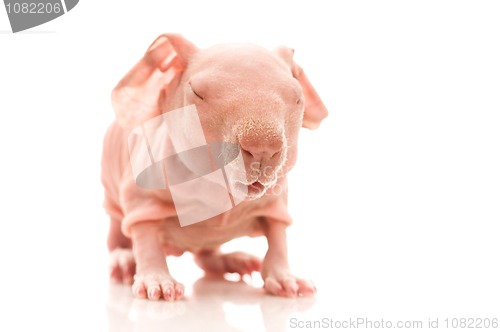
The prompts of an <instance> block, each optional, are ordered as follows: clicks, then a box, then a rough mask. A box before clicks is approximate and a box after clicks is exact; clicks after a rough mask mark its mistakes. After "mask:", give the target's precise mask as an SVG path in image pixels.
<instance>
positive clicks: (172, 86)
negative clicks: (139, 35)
mask: <svg viewBox="0 0 500 332" xmlns="http://www.w3.org/2000/svg"><path fill="white" fill-rule="evenodd" d="M131 73H132V74H130V73H129V75H131V78H132V79H130V77H129V79H128V81H123V80H122V82H121V89H122V90H123V88H126V89H125V90H127V93H126V96H128V98H129V99H130V96H131V95H133V96H135V98H142V99H144V100H147V101H148V105H149V107H147V106H141V108H142V109H141V112H138V111H137V110H136V111H135V114H124V116H122V117H121V120H122V121H121V123H122V124H123V125H125V126H127V125H136V124H137V123H140V122H141V121H144V120H147V119H148V118H151V117H154V116H156V115H159V114H161V113H164V112H168V111H170V110H173V109H176V108H179V107H184V106H188V105H195V106H196V109H197V112H198V116H199V118H200V122H201V125H202V128H203V132H204V136H205V138H206V141H207V143H214V142H224V143H229V144H227V145H226V146H227V148H226V149H223V150H222V151H221V154H223V155H227V156H230V155H233V156H234V151H231V150H234V147H238V148H239V150H240V151H239V153H241V156H242V159H243V162H242V163H234V165H233V168H232V170H231V172H229V177H230V179H229V180H230V181H231V182H237V183H238V184H239V185H242V186H247V187H248V196H249V198H258V197H261V196H262V195H264V193H265V192H266V190H267V189H268V188H270V187H271V186H273V185H274V184H275V183H276V182H277V180H278V179H279V177H280V176H282V175H284V174H286V172H288V171H289V170H290V169H291V168H292V167H293V165H294V164H295V161H296V158H297V140H298V135H299V131H300V128H301V127H306V128H309V129H315V128H317V127H318V126H319V124H320V122H321V121H322V120H323V119H324V118H325V117H326V116H327V110H326V108H325V106H324V104H323V103H322V101H321V99H320V97H319V96H318V94H317V93H316V91H315V89H314V88H313V86H312V85H311V83H310V82H309V80H308V78H307V76H306V75H305V74H304V72H303V71H302V69H301V68H300V67H299V66H298V65H297V64H296V63H295V62H294V61H293V50H292V49H289V48H286V47H279V48H278V49H276V50H274V51H269V50H266V49H264V48H261V47H258V46H255V45H251V44H223V45H216V46H213V47H210V48H207V49H204V50H199V49H197V48H196V47H195V46H194V45H193V44H192V43H190V42H189V41H187V40H185V39H184V38H182V37H181V36H179V35H162V36H161V37H159V39H158V40H157V41H156V42H155V43H153V45H152V46H151V47H150V50H149V51H148V52H147V53H146V56H145V58H144V59H143V60H141V62H140V63H139V64H138V65H137V66H136V67H135V70H134V69H133V71H132V72H131ZM134 77H135V79H134ZM117 88H118V92H117V91H116V90H117ZM117 88H115V92H114V98H115V99H118V100H119V99H120V98H117V97H120V96H119V95H118V93H119V92H120V84H119V86H118V87H117ZM121 98H122V99H123V94H122V95H121ZM119 104H120V105H122V104H124V103H123V102H121V101H120V102H119ZM115 110H117V108H116V107H115ZM123 111H125V112H127V110H123ZM117 115H118V119H119V120H120V112H119V111H117ZM186 130H188V131H189V129H188V128H187V129H186ZM228 158H229V157H228Z"/></svg>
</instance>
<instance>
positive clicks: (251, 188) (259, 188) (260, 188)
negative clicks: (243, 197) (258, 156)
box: [247, 181, 267, 196]
mask: <svg viewBox="0 0 500 332" xmlns="http://www.w3.org/2000/svg"><path fill="white" fill-rule="evenodd" d="M247 188H248V195H249V196H258V195H260V194H261V193H263V192H264V191H265V190H266V189H267V187H266V186H264V185H263V184H262V183H260V182H259V181H255V182H254V183H251V184H249V185H248V186H247Z"/></svg>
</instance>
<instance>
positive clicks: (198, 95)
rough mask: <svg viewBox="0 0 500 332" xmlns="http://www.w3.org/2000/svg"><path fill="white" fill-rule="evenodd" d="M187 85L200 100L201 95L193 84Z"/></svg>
mask: <svg viewBox="0 0 500 332" xmlns="http://www.w3.org/2000/svg"><path fill="white" fill-rule="evenodd" d="M189 87H190V88H191V91H193V93H194V94H195V96H196V97H198V98H200V99H201V100H203V97H202V96H201V95H200V94H198V93H197V92H196V91H195V90H194V89H193V86H192V85H191V83H189Z"/></svg>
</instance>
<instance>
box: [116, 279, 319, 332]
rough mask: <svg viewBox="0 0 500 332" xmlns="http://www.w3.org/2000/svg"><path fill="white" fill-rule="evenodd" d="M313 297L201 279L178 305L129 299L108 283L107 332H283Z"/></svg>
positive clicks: (125, 289) (129, 294)
mask: <svg viewBox="0 0 500 332" xmlns="http://www.w3.org/2000/svg"><path fill="white" fill-rule="evenodd" d="M314 303H315V299H314V298H296V299H285V298H280V297H275V296H270V295H266V294H265V293H264V291H263V289H262V288H256V287H254V286H253V285H249V284H247V283H245V282H243V281H239V282H238V281H228V280H226V279H222V278H220V277H203V278H200V279H198V280H197V281H196V282H195V284H194V285H193V288H192V292H191V293H188V294H187V295H186V298H185V299H184V300H182V301H179V302H173V303H171V302H165V301H148V300H142V299H136V298H134V297H133V295H132V292H131V290H130V287H129V286H124V285H116V284H111V285H110V288H109V298H108V305H107V312H108V319H109V332H124V331H151V332H155V331H167V330H168V331H273V332H281V331H286V329H287V326H288V323H289V321H288V319H289V316H290V314H292V313H296V312H306V311H308V310H309V309H311V308H312V307H313V306H314Z"/></svg>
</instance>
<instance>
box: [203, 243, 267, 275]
mask: <svg viewBox="0 0 500 332" xmlns="http://www.w3.org/2000/svg"><path fill="white" fill-rule="evenodd" d="M195 261H196V263H197V264H198V266H199V267H201V268H202V269H203V270H204V271H205V272H207V273H213V274H224V273H238V274H240V275H241V276H243V275H245V274H251V273H252V272H254V271H260V266H261V259H260V258H258V257H255V256H253V255H250V254H247V253H245V252H241V251H237V252H232V253H228V254H223V253H221V252H220V250H219V248H217V249H213V250H202V251H200V252H198V253H196V254H195Z"/></svg>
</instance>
